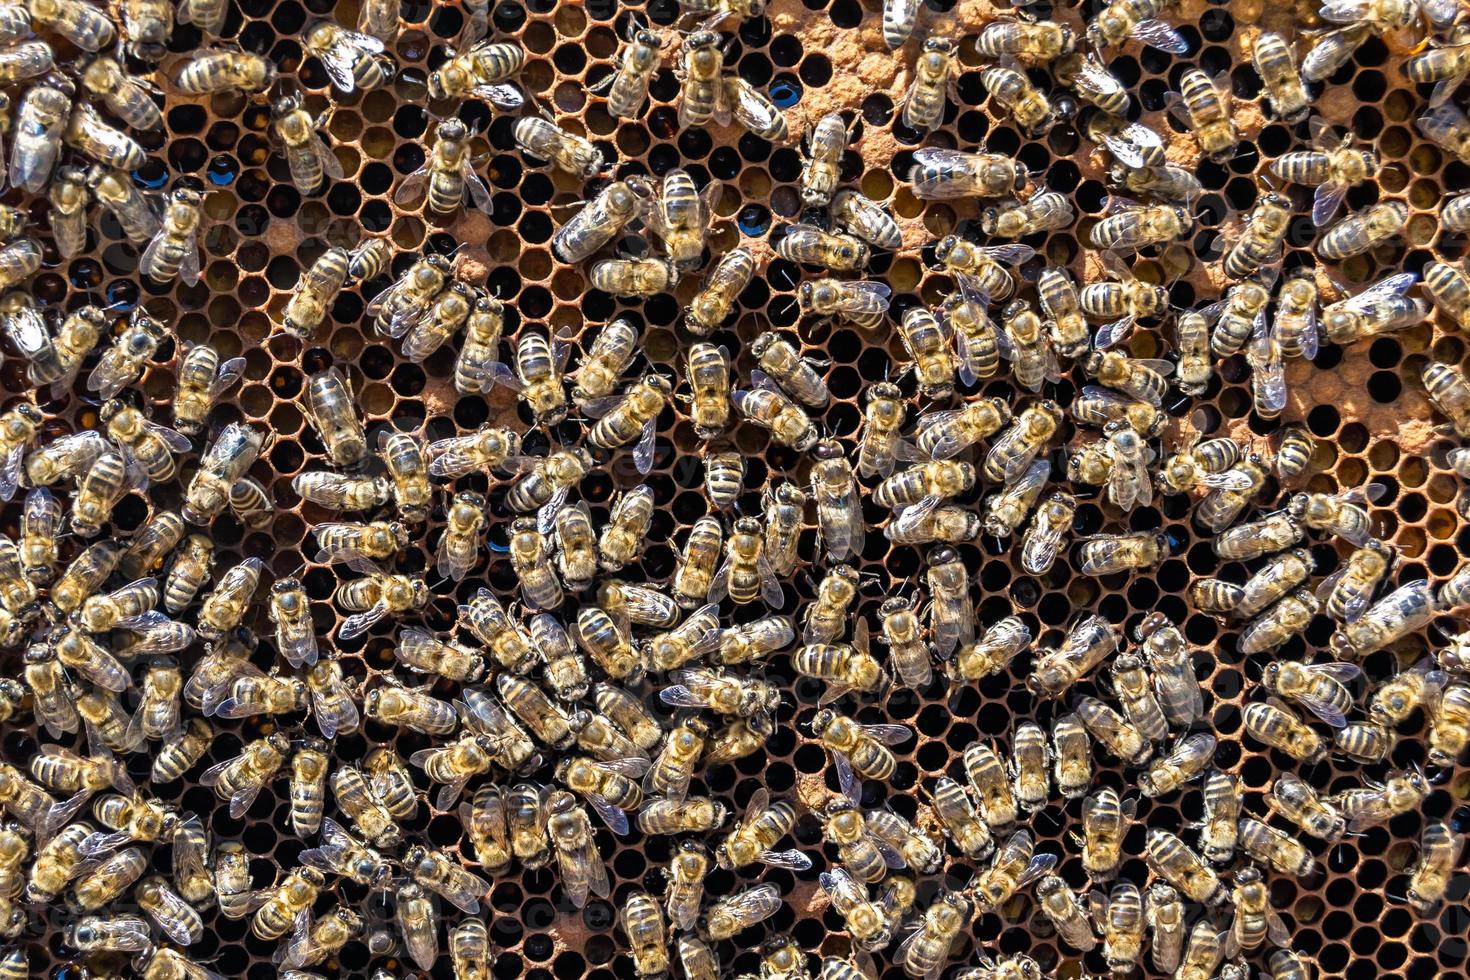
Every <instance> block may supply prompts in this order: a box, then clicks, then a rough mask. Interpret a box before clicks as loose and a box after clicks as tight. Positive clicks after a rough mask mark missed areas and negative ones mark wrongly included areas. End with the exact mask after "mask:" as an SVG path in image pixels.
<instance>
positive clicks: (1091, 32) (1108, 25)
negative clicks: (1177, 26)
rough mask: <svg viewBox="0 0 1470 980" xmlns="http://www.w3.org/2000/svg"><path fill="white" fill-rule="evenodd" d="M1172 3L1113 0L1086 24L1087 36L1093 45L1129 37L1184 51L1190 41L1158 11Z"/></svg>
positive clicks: (1106, 44) (1167, 0) (1110, 44)
mask: <svg viewBox="0 0 1470 980" xmlns="http://www.w3.org/2000/svg"><path fill="white" fill-rule="evenodd" d="M1171 6H1172V3H1171V2H1170V0H1114V2H1112V3H1110V4H1109V5H1108V6H1106V7H1104V8H1103V9H1102V10H1101V11H1100V12H1099V13H1098V15H1097V16H1096V17H1094V18H1093V19H1092V20H1091V21H1090V22H1089V23H1088V25H1087V40H1088V42H1089V43H1090V44H1091V45H1092V46H1093V47H1094V48H1101V49H1107V48H1111V47H1116V46H1118V45H1120V44H1123V43H1124V42H1125V41H1127V40H1128V39H1129V38H1132V39H1134V40H1137V41H1139V42H1141V43H1143V44H1147V45H1149V46H1151V47H1155V48H1158V49H1159V50H1160V51H1167V52H1169V53H1170V54H1185V53H1186V52H1188V51H1189V42H1188V41H1186V40H1185V39H1184V37H1183V35H1181V34H1180V33H1179V32H1178V31H1176V30H1174V29H1173V28H1172V27H1170V26H1169V25H1168V24H1166V23H1165V22H1164V21H1163V20H1161V19H1160V18H1159V15H1160V14H1162V13H1164V11H1165V10H1167V9H1168V8H1169V7H1171Z"/></svg>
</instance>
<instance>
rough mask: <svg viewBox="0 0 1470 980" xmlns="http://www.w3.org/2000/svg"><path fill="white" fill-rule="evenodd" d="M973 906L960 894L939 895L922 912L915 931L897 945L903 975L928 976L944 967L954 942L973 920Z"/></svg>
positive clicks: (941, 893) (944, 893) (943, 893)
mask: <svg viewBox="0 0 1470 980" xmlns="http://www.w3.org/2000/svg"><path fill="white" fill-rule="evenodd" d="M974 914H975V905H974V903H973V902H971V901H970V899H969V898H967V897H965V896H964V895H963V894H961V893H960V892H940V893H939V895H937V896H936V897H935V899H934V902H933V904H931V905H930V906H929V908H928V909H926V910H925V911H924V917H923V919H922V920H921V921H920V923H919V926H918V929H917V930H916V931H915V932H913V933H912V934H910V935H909V937H908V938H907V939H905V940H904V941H903V944H902V945H900V946H899V948H898V953H897V957H898V959H899V960H900V961H902V963H903V970H904V973H906V974H908V975H909V976H911V977H930V976H933V975H934V974H935V973H937V972H938V971H940V970H942V969H943V968H944V965H945V964H946V963H947V962H948V960H949V958H950V956H951V955H952V951H953V948H954V943H955V940H956V939H958V938H959V936H960V933H961V932H962V931H963V930H964V929H965V928H966V927H967V926H969V924H970V920H971V919H972V918H973V917H974Z"/></svg>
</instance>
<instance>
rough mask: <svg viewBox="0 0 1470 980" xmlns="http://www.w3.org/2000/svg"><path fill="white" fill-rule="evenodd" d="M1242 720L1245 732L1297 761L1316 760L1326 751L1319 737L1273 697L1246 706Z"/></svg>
mask: <svg viewBox="0 0 1470 980" xmlns="http://www.w3.org/2000/svg"><path fill="white" fill-rule="evenodd" d="M1244 720H1245V728H1246V731H1248V732H1250V734H1251V735H1252V736H1253V737H1254V738H1255V739H1256V740H1257V741H1259V742H1262V743H1263V744H1265V745H1267V746H1269V747H1271V748H1273V749H1279V750H1280V751H1282V752H1285V753H1286V754H1287V755H1289V756H1291V757H1292V758H1293V759H1296V760H1298V761H1300V762H1316V761H1317V760H1319V759H1321V758H1323V757H1324V756H1326V754H1327V746H1326V745H1325V744H1324V743H1323V741H1322V738H1321V736H1319V735H1318V734H1317V733H1316V732H1315V731H1313V730H1312V729H1311V728H1309V727H1307V726H1306V725H1305V724H1304V723H1303V722H1302V720H1301V719H1300V718H1299V717H1297V715H1296V714H1295V713H1294V712H1293V711H1292V710H1291V709H1290V708H1288V707H1287V706H1286V705H1285V704H1284V703H1282V702H1281V701H1280V700H1278V699H1276V698H1267V699H1266V700H1265V701H1253V702H1251V703H1250V704H1248V705H1246V707H1245V712H1244Z"/></svg>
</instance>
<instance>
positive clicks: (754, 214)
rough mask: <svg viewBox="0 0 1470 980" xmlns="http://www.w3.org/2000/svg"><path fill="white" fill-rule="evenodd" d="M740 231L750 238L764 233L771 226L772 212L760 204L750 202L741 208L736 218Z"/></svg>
mask: <svg viewBox="0 0 1470 980" xmlns="http://www.w3.org/2000/svg"><path fill="white" fill-rule="evenodd" d="M735 225H736V227H738V228H739V229H740V233H741V234H742V235H745V236H747V237H749V238H756V237H758V236H760V235H764V234H765V233H766V231H767V230H769V229H770V227H771V212H770V211H768V210H766V208H765V207H763V206H762V205H759V204H748V205H746V206H745V207H743V208H741V209H740V214H739V215H737V216H736V218H735Z"/></svg>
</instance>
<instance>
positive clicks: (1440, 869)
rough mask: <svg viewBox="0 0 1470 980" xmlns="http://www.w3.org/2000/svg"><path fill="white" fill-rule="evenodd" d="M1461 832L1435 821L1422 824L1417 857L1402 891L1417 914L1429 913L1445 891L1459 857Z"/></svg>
mask: <svg viewBox="0 0 1470 980" xmlns="http://www.w3.org/2000/svg"><path fill="white" fill-rule="evenodd" d="M1462 843H1463V835H1461V834H1458V833H1456V832H1454V831H1453V830H1451V829H1450V827H1449V826H1448V825H1447V824H1445V823H1443V822H1442V821H1439V820H1434V821H1431V822H1429V823H1426V824H1425V825H1424V831H1423V834H1422V835H1421V837H1420V839H1419V860H1418V861H1416V862H1415V863H1414V866H1413V867H1412V868H1411V869H1410V871H1409V886H1408V891H1407V892H1406V893H1405V894H1406V895H1407V898H1408V902H1409V905H1410V907H1412V908H1413V909H1414V911H1416V912H1418V913H1419V914H1420V915H1423V916H1428V915H1432V914H1433V913H1434V911H1435V909H1437V908H1438V907H1439V904H1440V902H1441V901H1442V900H1443V899H1444V896H1445V893H1446V892H1447V891H1448V890H1449V884H1450V879H1451V878H1452V877H1453V876H1454V872H1455V865H1456V863H1457V861H1458V859H1459V854H1460V849H1461V845H1462Z"/></svg>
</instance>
